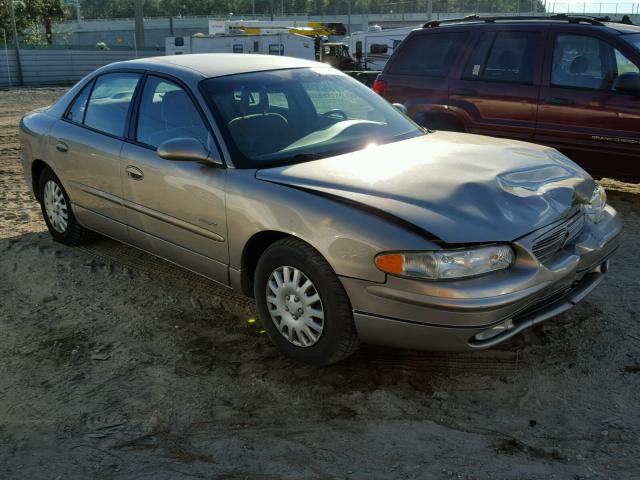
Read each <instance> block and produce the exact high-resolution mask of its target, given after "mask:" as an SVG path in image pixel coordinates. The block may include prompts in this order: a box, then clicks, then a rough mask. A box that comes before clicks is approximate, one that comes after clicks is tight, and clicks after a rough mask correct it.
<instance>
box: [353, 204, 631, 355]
mask: <svg viewBox="0 0 640 480" xmlns="http://www.w3.org/2000/svg"><path fill="white" fill-rule="evenodd" d="M620 229H621V222H620V219H619V218H618V216H617V215H616V212H615V210H613V209H612V208H611V207H607V216H606V218H605V220H603V221H602V222H600V223H598V224H596V225H589V227H588V228H587V229H585V231H584V232H583V234H582V235H581V236H580V238H578V239H577V241H576V242H575V243H574V244H573V245H571V246H570V247H567V248H565V249H563V250H562V251H561V252H560V253H559V254H558V255H557V256H556V258H554V259H553V261H552V262H549V263H548V264H544V265H543V264H541V263H540V262H538V261H537V260H536V258H535V256H533V254H532V253H531V252H530V249H529V247H530V244H531V240H532V239H531V238H528V237H525V238H522V239H519V240H518V241H516V242H514V247H515V249H516V252H517V261H516V263H515V264H514V265H513V266H512V267H511V268H510V269H509V270H507V271H502V272H494V273H492V274H489V275H485V276H483V277H478V278H476V279H468V280H462V281H456V282H423V281H422V282H421V281H416V280H408V279H401V278H397V277H391V276H388V277H387V281H386V283H385V284H377V283H374V282H367V281H362V280H357V279H353V278H345V277H343V278H341V280H342V283H343V285H344V287H345V289H346V291H347V294H348V295H349V298H350V300H351V303H352V306H353V309H354V320H355V323H356V328H357V330H358V333H359V335H360V338H361V340H362V341H363V342H365V343H372V344H379V345H387V346H394V347H400V348H414V349H422V350H438V351H473V350H480V349H484V348H490V347H493V346H495V345H497V344H498V343H500V342H502V341H504V340H506V339H507V338H510V337H512V336H514V335H516V334H517V333H519V332H521V331H523V330H524V329H526V328H529V327H531V326H533V325H535V324H538V323H540V322H542V321H544V320H547V319H549V318H551V317H553V316H556V315H558V314H560V313H562V312H564V311H566V310H568V309H570V308H571V307H573V306H574V305H575V304H576V303H578V302H579V301H580V300H582V299H583V298H584V297H585V296H586V295H588V294H589V292H591V291H592V290H593V289H594V288H595V287H596V286H597V285H598V284H599V283H600V282H601V281H602V280H603V279H604V276H605V275H606V273H607V270H608V266H609V263H608V259H609V257H610V256H611V255H612V254H613V253H614V251H615V250H616V249H617V248H618V245H619V233H620ZM532 236H535V235H532ZM505 322H508V323H509V324H510V325H511V327H510V328H508V329H507V330H504V331H502V332H500V331H499V330H493V329H494V327H496V326H497V325H500V324H504V323H505ZM487 332H493V333H490V334H489V335H487ZM495 332H497V333H495ZM478 334H481V335H480V338H483V339H482V340H478V339H477V338H476V335H478ZM490 335H492V336H490ZM489 336H490V338H488V337H489Z"/></svg>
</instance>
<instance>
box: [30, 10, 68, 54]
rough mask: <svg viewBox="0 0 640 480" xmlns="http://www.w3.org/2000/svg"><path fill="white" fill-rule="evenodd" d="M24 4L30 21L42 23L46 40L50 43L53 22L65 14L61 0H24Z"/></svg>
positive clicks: (51, 40) (51, 41)
mask: <svg viewBox="0 0 640 480" xmlns="http://www.w3.org/2000/svg"><path fill="white" fill-rule="evenodd" d="M24 5H25V10H26V12H27V15H29V17H30V18H31V19H32V23H34V24H36V25H44V31H45V39H46V42H47V43H48V44H49V45H51V43H53V37H52V25H53V22H54V21H56V20H62V19H63V18H64V15H65V10H64V8H63V6H62V0H25V1H24Z"/></svg>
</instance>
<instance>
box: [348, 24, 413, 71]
mask: <svg viewBox="0 0 640 480" xmlns="http://www.w3.org/2000/svg"><path fill="white" fill-rule="evenodd" d="M416 28H419V25H416V26H415V27H402V28H389V29H382V28H380V27H379V26H378V25H373V26H371V27H369V30H368V31H366V32H354V33H353V34H351V37H349V52H350V53H351V56H352V57H353V58H354V59H355V60H356V61H357V62H358V63H359V64H360V65H361V66H362V68H365V69H367V70H382V69H383V68H384V66H385V64H386V63H387V60H389V57H390V56H391V54H392V53H393V52H394V50H395V49H396V48H397V47H398V45H400V43H401V42H402V40H404V38H405V37H406V36H407V35H409V32H411V31H412V30H415V29H416Z"/></svg>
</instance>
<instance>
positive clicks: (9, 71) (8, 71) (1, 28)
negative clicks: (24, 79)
mask: <svg viewBox="0 0 640 480" xmlns="http://www.w3.org/2000/svg"><path fill="white" fill-rule="evenodd" d="M0 30H2V38H3V39H4V56H5V60H6V61H7V80H8V81H9V87H11V67H10V65H9V47H7V31H6V30H5V29H4V27H0Z"/></svg>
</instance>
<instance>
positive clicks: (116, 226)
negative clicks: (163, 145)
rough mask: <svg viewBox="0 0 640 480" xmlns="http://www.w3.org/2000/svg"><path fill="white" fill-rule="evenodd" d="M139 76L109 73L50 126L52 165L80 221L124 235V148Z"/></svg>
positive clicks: (118, 235)
mask: <svg viewBox="0 0 640 480" xmlns="http://www.w3.org/2000/svg"><path fill="white" fill-rule="evenodd" d="M139 80H140V74H138V73H130V72H117V73H108V74H104V75H100V76H98V77H97V78H96V79H95V80H93V81H91V82H89V83H88V84H87V85H85V87H84V88H83V89H82V90H81V91H80V93H79V94H78V95H77V96H76V98H75V100H74V101H73V103H72V104H71V106H70V108H69V109H68V110H67V112H66V113H65V115H64V117H63V118H62V119H61V120H59V121H58V122H56V123H55V124H54V126H53V128H52V129H51V132H50V136H49V141H50V142H51V143H52V145H51V147H50V151H51V152H52V156H53V166H54V170H55V171H56V173H57V174H58V175H59V176H60V180H61V181H62V183H63V185H64V187H65V189H66V190H67V193H68V194H69V197H70V199H71V202H72V204H73V211H74V213H75V215H76V217H77V218H78V220H79V221H80V223H81V224H83V225H85V226H86V227H88V228H93V229H96V230H99V231H100V232H102V233H105V234H106V235H109V236H112V237H114V238H118V239H120V240H123V239H126V237H127V228H126V225H125V223H126V218H125V217H126V213H125V210H124V208H123V207H122V204H121V198H122V181H121V173H120V167H121V161H120V152H121V150H122V146H123V144H124V142H123V138H124V134H125V128H126V125H127V117H128V114H129V109H130V107H131V99H132V97H133V94H134V92H135V89H136V86H137V84H138V82H139Z"/></svg>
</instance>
